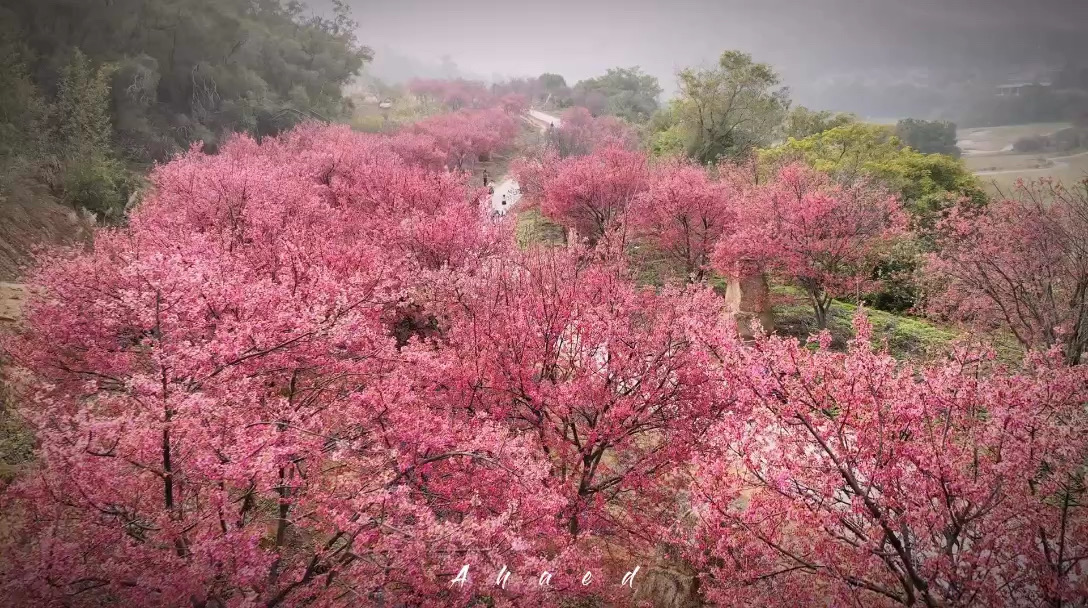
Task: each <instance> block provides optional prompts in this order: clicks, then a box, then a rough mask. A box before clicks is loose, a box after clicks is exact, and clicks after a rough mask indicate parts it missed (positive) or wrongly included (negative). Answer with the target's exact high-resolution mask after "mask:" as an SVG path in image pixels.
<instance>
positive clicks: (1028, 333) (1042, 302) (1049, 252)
mask: <svg viewBox="0 0 1088 608" xmlns="http://www.w3.org/2000/svg"><path fill="white" fill-rule="evenodd" d="M940 229H941V230H940V233H939V234H940V237H939V238H938V239H937V248H936V251H935V252H933V253H932V254H931V255H930V257H929V263H928V265H927V266H926V268H925V270H926V275H927V276H928V279H929V281H930V283H931V287H932V290H933V291H934V294H933V295H934V297H933V298H931V300H930V302H929V304H928V306H929V308H930V310H931V311H932V312H934V313H936V314H941V315H947V316H950V317H952V318H954V319H958V320H963V321H968V322H971V323H976V324H979V325H981V326H982V327H985V328H990V329H992V328H995V327H996V328H1004V329H1007V330H1009V331H1011V332H1012V333H1013V335H1015V336H1016V339H1017V340H1019V341H1020V343H1021V344H1022V345H1023V346H1024V347H1025V348H1047V347H1051V346H1059V347H1061V349H1062V351H1063V353H1064V356H1065V360H1066V361H1067V362H1068V363H1069V364H1075V363H1079V362H1080V361H1081V359H1082V357H1083V355H1084V353H1085V352H1086V351H1088V185H1084V184H1082V185H1080V186H1076V187H1074V188H1071V189H1067V188H1065V187H1063V186H1062V185H1061V184H1057V183H1052V182H1049V181H1047V182H1039V183H1032V184H1024V185H1021V186H1019V187H1018V188H1017V189H1016V191H1015V196H1014V197H1013V198H1012V199H1010V200H1004V201H1000V202H995V203H992V204H990V205H989V206H987V207H984V208H982V209H974V208H964V209H957V210H956V212H954V213H953V214H952V215H951V216H950V217H949V218H948V219H946V220H945V221H944V222H942V224H941V226H940Z"/></svg>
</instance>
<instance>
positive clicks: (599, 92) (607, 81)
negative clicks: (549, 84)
mask: <svg viewBox="0 0 1088 608" xmlns="http://www.w3.org/2000/svg"><path fill="white" fill-rule="evenodd" d="M660 95H661V85H660V84H658V82H657V78H656V77H654V76H651V75H649V74H645V73H643V72H642V70H641V69H640V68H639V67H638V66H635V67H631V68H609V70H608V71H607V72H606V73H605V74H604V75H602V76H597V77H595V78H587V79H586V80H582V81H579V82H578V83H577V84H575V85H574V91H573V98H574V103H576V104H578V105H582V106H585V107H587V108H589V110H590V111H591V112H593V113H594V114H596V115H601V114H611V115H613V116H618V117H620V118H622V119H624V120H627V121H630V122H632V123H642V122H645V121H646V120H647V119H649V118H650V116H651V115H653V113H654V112H656V111H657V107H658V103H657V98H658V97H659V96H660Z"/></svg>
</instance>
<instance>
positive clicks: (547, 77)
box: [536, 72, 571, 108]
mask: <svg viewBox="0 0 1088 608" xmlns="http://www.w3.org/2000/svg"><path fill="white" fill-rule="evenodd" d="M536 80H537V85H538V86H539V87H540V90H541V93H542V97H544V98H546V99H549V100H550V101H549V105H553V106H555V107H557V108H564V107H568V106H570V104H571V91H570V87H568V86H567V80H566V79H565V78H563V77H562V76H560V75H559V74H551V73H548V72H545V73H543V74H541V75H540V76H538V77H537V79H536Z"/></svg>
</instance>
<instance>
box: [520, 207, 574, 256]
mask: <svg viewBox="0 0 1088 608" xmlns="http://www.w3.org/2000/svg"><path fill="white" fill-rule="evenodd" d="M515 240H516V241H517V244H518V247H521V248H522V249H528V248H529V247H533V246H536V245H545V246H552V245H562V244H564V243H566V241H567V235H566V231H565V230H563V227H562V226H560V225H559V224H556V223H555V222H553V221H551V220H549V219H548V218H546V217H544V216H543V215H542V214H541V213H540V210H539V209H526V210H524V211H520V212H518V214H517V226H516V228H515Z"/></svg>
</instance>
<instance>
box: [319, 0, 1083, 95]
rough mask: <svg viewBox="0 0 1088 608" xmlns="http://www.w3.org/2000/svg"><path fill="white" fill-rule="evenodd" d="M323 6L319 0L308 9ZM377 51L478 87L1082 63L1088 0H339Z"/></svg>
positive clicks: (800, 77)
mask: <svg viewBox="0 0 1088 608" xmlns="http://www.w3.org/2000/svg"><path fill="white" fill-rule="evenodd" d="M327 1H328V0H315V5H320V3H321V2H327ZM347 2H348V4H350V5H351V6H352V8H353V11H354V16H355V18H356V20H357V21H359V23H360V31H359V36H360V39H361V40H362V41H363V42H364V43H365V44H368V45H370V46H371V47H373V48H375V49H376V50H378V51H379V52H381V50H382V49H392V50H393V51H394V52H396V53H398V54H403V55H405V56H409V57H413V58H415V59H420V60H425V61H428V62H433V63H438V62H439V61H440V60H441V57H443V56H447V55H448V56H449V57H450V58H451V59H452V60H453V61H454V62H455V63H456V64H457V65H458V67H459V68H461V69H462V70H464V71H465V72H469V73H473V74H476V75H478V76H482V77H484V78H492V77H493V76H525V75H532V76H535V75H537V74H540V73H541V72H545V71H550V72H557V73H560V74H563V75H564V76H565V77H566V78H567V81H568V83H570V84H573V83H574V82H575V81H577V80H579V79H582V78H586V77H589V76H594V75H597V74H600V73H602V72H604V70H605V69H606V68H608V67H614V66H631V65H640V66H642V67H643V69H644V70H646V71H648V72H650V73H652V74H654V75H656V76H658V77H659V78H660V79H661V81H662V86H663V87H664V88H665V89H666V91H669V90H671V89H672V82H673V80H674V79H673V75H674V74H675V72H676V70H677V69H679V68H681V67H684V66H687V65H695V64H706V63H708V62H711V61H713V60H714V59H715V58H716V56H717V55H718V54H719V53H720V52H721V51H722V50H724V49H727V48H738V49H741V50H745V51H748V52H751V53H753V54H754V55H755V57H756V59H758V60H762V61H767V62H770V63H772V64H774V65H775V66H776V67H777V68H779V70H780V71H781V72H782V73H783V75H784V76H785V78H786V80H787V83H786V84H790V85H797V84H799V83H803V82H806V81H812V80H814V79H818V78H820V77H823V76H827V75H830V74H835V73H841V72H844V71H857V70H863V69H874V68H887V67H898V68H903V67H926V66H929V67H948V66H961V65H976V64H980V63H987V62H989V63H991V64H993V63H997V64H999V65H1000V64H1003V63H1011V62H1014V61H1018V60H1023V61H1028V60H1034V59H1043V60H1049V61H1051V62H1053V61H1055V59H1057V60H1061V59H1063V58H1066V57H1072V56H1073V55H1074V51H1075V50H1079V51H1080V53H1079V54H1080V55H1084V52H1083V51H1084V50H1085V49H1086V48H1088V44H1086V43H1085V39H1086V38H1088V36H1085V31H1086V29H1088V0H671V1H666V2H662V1H650V0H548V1H547V2H543V3H540V4H534V3H527V2H520V1H515V0H506V1H495V0H384V1H378V0H347Z"/></svg>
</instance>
